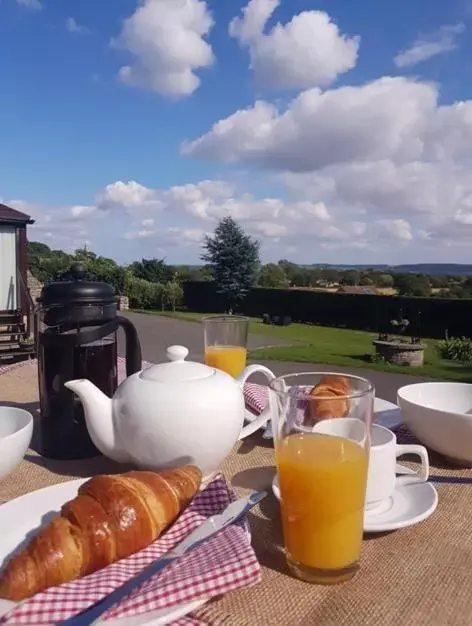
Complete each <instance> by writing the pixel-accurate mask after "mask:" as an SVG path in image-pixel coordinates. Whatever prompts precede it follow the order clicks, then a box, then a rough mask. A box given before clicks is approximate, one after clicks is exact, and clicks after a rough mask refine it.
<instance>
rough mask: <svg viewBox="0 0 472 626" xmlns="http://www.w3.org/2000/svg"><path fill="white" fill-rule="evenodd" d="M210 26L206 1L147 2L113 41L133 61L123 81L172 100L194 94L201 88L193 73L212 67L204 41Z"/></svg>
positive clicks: (123, 73)
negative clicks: (129, 55) (173, 97)
mask: <svg viewBox="0 0 472 626" xmlns="http://www.w3.org/2000/svg"><path fill="white" fill-rule="evenodd" d="M212 26H213V19H212V16H211V14H210V12H209V10H208V7H207V4H206V2H205V1H204V0H144V1H143V2H141V3H140V5H139V6H138V8H137V9H136V12H135V13H133V15H131V16H130V17H128V18H127V19H126V20H125V21H124V23H123V28H122V32H121V34H120V36H119V38H118V39H117V40H116V41H114V42H113V44H114V45H116V46H119V47H120V48H123V49H124V50H127V51H128V52H129V53H130V54H131V56H132V57H134V62H133V63H132V64H130V65H126V66H124V67H122V68H121V69H120V71H119V78H120V79H121V80H122V81H123V82H124V83H127V84H129V85H133V86H136V87H143V88H146V89H150V90H152V91H155V92H156V93H159V94H164V95H168V96H188V95H190V94H192V93H193V92H194V91H195V90H196V89H197V88H198V86H199V85H200V79H199V77H198V76H197V74H196V73H195V72H196V71H197V70H199V69H204V68H209V67H210V66H211V65H212V64H213V62H214V55H213V51H212V48H211V46H210V44H209V43H208V42H207V41H206V40H205V37H206V36H207V35H208V34H209V32H210V30H211V28H212Z"/></svg>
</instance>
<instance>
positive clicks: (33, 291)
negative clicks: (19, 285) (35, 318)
mask: <svg viewBox="0 0 472 626" xmlns="http://www.w3.org/2000/svg"><path fill="white" fill-rule="evenodd" d="M26 286H27V287H28V291H29V292H30V295H31V298H32V299H33V302H34V303H35V304H36V299H37V298H39V296H40V295H41V289H42V288H43V284H42V283H41V282H40V281H39V280H38V279H37V278H35V277H34V276H33V274H32V273H31V272H30V271H29V270H28V273H27V279H26Z"/></svg>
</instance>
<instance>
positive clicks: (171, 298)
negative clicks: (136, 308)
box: [162, 280, 184, 311]
mask: <svg viewBox="0 0 472 626" xmlns="http://www.w3.org/2000/svg"><path fill="white" fill-rule="evenodd" d="M163 287H164V292H163V300H164V301H163V303H162V304H163V307H166V306H169V307H170V308H171V309H172V310H173V311H175V310H176V309H177V307H179V306H182V302H183V299H184V290H183V289H182V285H181V284H180V283H179V282H177V281H176V280H172V281H170V282H168V283H166V284H165V285H163Z"/></svg>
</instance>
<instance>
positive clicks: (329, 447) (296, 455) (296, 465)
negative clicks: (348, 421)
mask: <svg viewBox="0 0 472 626" xmlns="http://www.w3.org/2000/svg"><path fill="white" fill-rule="evenodd" d="M276 454H277V464H278V472H279V484H280V494H281V508H282V524H283V531H284V539H285V546H286V548H287V553H288V554H287V557H288V560H289V563H292V564H293V565H294V566H295V567H297V566H302V567H304V568H313V570H314V571H315V570H324V571H325V572H326V570H334V573H335V572H336V570H343V568H348V567H349V566H352V565H355V564H356V563H357V561H358V560H359V557H360V551H361V543H362V531H363V518H364V499H365V490H366V484H367V467H368V456H367V451H366V450H364V448H362V447H361V446H360V445H359V444H358V443H355V442H354V441H351V440H349V439H344V438H342V437H333V436H330V435H321V434H319V435H318V434H303V435H299V434H294V435H289V436H288V437H286V438H285V439H282V440H280V441H279V442H278V444H277V452H276Z"/></svg>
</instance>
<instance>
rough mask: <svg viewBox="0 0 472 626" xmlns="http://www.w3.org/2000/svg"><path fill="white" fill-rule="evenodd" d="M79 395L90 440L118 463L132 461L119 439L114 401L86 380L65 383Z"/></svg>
mask: <svg viewBox="0 0 472 626" xmlns="http://www.w3.org/2000/svg"><path fill="white" fill-rule="evenodd" d="M64 387H67V388H68V389H70V390H71V391H73V392H74V393H75V394H77V395H78V396H79V398H80V401H81V402H82V406H83V408H84V416H85V423H86V425H87V430H88V432H89V435H90V439H91V440H92V441H93V443H94V445H95V446H96V447H97V448H98V449H99V450H100V452H101V453H102V454H103V455H105V456H107V457H108V458H110V459H113V460H114V461H117V462H118V463H127V462H129V461H130V458H129V455H128V454H127V453H126V452H125V451H124V450H123V449H122V446H121V445H120V442H119V441H118V438H117V433H116V429H115V425H114V421H113V400H112V399H111V398H109V397H108V396H106V395H105V394H104V393H103V392H102V391H101V390H100V389H99V388H98V387H96V386H95V385H94V384H93V383H92V382H90V381H89V380H87V379H85V378H80V379H77V380H69V381H67V382H66V383H64Z"/></svg>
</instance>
